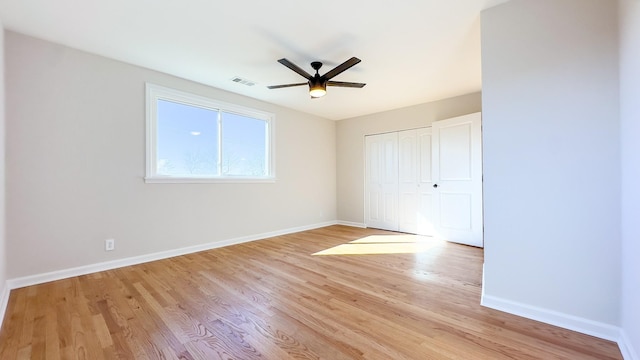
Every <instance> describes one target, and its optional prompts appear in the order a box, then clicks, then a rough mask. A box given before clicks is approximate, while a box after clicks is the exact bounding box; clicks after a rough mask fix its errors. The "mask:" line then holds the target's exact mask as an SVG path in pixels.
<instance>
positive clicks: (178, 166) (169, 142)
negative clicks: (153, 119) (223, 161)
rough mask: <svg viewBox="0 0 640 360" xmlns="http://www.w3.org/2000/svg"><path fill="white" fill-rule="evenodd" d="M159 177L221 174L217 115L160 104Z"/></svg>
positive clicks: (190, 107)
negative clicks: (218, 161)
mask: <svg viewBox="0 0 640 360" xmlns="http://www.w3.org/2000/svg"><path fill="white" fill-rule="evenodd" d="M157 105H158V118H157V131H158V134H157V159H156V164H157V168H156V172H157V174H158V175H170V176H193V175H198V176H216V175H219V174H218V166H217V159H218V121H217V118H218V111H217V110H211V109H205V108H200V107H195V106H190V105H185V104H180V103H175V102H171V101H166V100H158V103H157Z"/></svg>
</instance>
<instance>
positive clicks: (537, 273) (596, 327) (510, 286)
mask: <svg viewBox="0 0 640 360" xmlns="http://www.w3.org/2000/svg"><path fill="white" fill-rule="evenodd" d="M481 21H482V74H483V75H482V76H483V92H482V111H483V145H484V199H485V202H484V206H485V208H484V216H485V222H484V225H485V283H484V295H485V296H484V297H483V301H484V303H485V304H486V305H489V306H493V307H502V308H504V309H507V310H510V311H512V312H516V313H518V312H519V313H520V314H525V315H536V316H538V317H539V318H540V319H541V320H545V321H551V322H553V321H556V322H557V323H561V324H563V325H565V326H568V327H574V328H581V329H582V330H588V331H592V330H593V331H592V332H593V333H598V335H601V336H602V335H603V336H606V337H612V336H613V330H614V329H615V326H617V325H619V324H620V318H619V311H618V309H619V298H620V294H621V280H620V261H621V255H620V252H621V242H620V150H619V137H620V135H619V134H620V123H619V106H618V101H619V96H618V32H617V26H618V25H617V3H616V2H613V1H609V0H535V1H533V0H512V1H510V2H509V3H506V4H503V5H499V6H497V7H494V8H491V9H489V10H487V11H485V12H483V14H482V19H481ZM636 206H637V205H636ZM609 325H611V326H609ZM609 330H612V331H611V332H608V331H609Z"/></svg>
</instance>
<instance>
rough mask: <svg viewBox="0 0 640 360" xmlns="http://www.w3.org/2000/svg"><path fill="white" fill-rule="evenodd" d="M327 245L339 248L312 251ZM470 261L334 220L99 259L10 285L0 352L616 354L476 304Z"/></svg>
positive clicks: (334, 356)
mask: <svg viewBox="0 0 640 360" xmlns="http://www.w3.org/2000/svg"><path fill="white" fill-rule="evenodd" d="M371 236H374V237H371ZM359 239H360V240H359ZM353 241H355V242H353ZM411 241H417V243H415V244H412V243H411ZM394 244H395V245H394ZM336 246H340V249H341V251H342V250H344V249H346V250H347V253H350V254H349V255H313V254H315V253H317V252H324V253H329V254H331V253H333V250H330V249H332V248H334V247H336ZM384 249H388V250H389V251H385V250H384ZM325 250H326V251H325ZM400 250H403V251H406V253H394V252H400ZM412 250H413V251H415V252H413V253H412V252H411V251H412ZM359 251H360V252H362V251H365V252H366V251H373V252H381V253H378V254H358V252H359ZM482 262H483V252H482V249H478V248H473V247H469V246H464V245H458V244H451V243H446V242H438V241H434V240H429V239H425V238H419V239H418V238H416V237H411V236H408V235H406V234H398V233H392V232H387V231H382V230H375V229H359V228H351V227H346V226H338V225H336V226H330V227H326V228H322V229H315V230H310V231H305V232H300V233H296V234H290V235H285V236H278V237H273V238H269V239H264V240H261V241H254V242H251V243H246V244H241V245H235V246H229V247H226V248H220V249H215V250H210V251H204V252H200V253H195V254H190V255H185V256H179V257H175V258H171V259H166V260H161V261H156V262H151V263H145V264H140V265H136V266H131V267H125V268H121V269H116V270H110V271H104V272H100V273H96V274H90V275H85V276H80V277H75V278H70V279H65V280H60V281H55V282H51V283H47V284H41V285H36V286H31V287H27V288H22V289H16V290H14V291H12V292H11V295H10V298H9V305H8V308H7V313H6V315H5V321H4V324H3V327H2V329H1V330H0V359H70V358H86V359H278V360H286V359H331V360H340V359H394V360H403V359H404V360H411V359H514V358H515V359H581V360H582V359H621V358H622V357H621V354H620V351H619V349H618V347H617V345H616V344H615V343H613V342H610V341H606V340H602V339H597V338H594V337H591V336H587V335H584V334H579V333H575V332H572V331H569V330H565V329H561V328H557V327H554V326H550V325H546V324H542V323H539V322H535V321H531V320H527V319H523V318H520V317H517V316H513V315H509V314H506V313H502V312H499V311H495V310H492V309H488V308H484V307H482V306H480V304H479V303H480V292H481V286H482V285H481V278H482V274H481V271H482Z"/></svg>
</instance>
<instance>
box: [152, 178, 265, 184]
mask: <svg viewBox="0 0 640 360" xmlns="http://www.w3.org/2000/svg"><path fill="white" fill-rule="evenodd" d="M144 182H145V183H147V184H220V183H222V184H257V183H275V182H276V178H275V177H260V178H248V177H173V176H154V177H145V178H144Z"/></svg>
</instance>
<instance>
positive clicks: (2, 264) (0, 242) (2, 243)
mask: <svg viewBox="0 0 640 360" xmlns="http://www.w3.org/2000/svg"><path fill="white" fill-rule="evenodd" d="M4 99H5V91H4V30H3V27H2V23H1V22H0V324H2V316H3V315H4V309H5V306H6V300H8V295H9V294H8V289H7V287H6V282H7V268H6V267H7V253H6V250H5V248H6V236H5V191H4V190H5V189H4V183H5V160H4V156H5V149H4V144H5V140H4V137H5V131H4V127H5V118H4V109H5V100H4Z"/></svg>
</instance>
